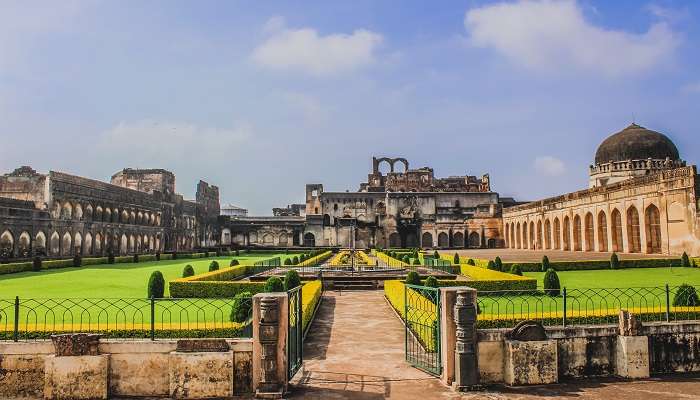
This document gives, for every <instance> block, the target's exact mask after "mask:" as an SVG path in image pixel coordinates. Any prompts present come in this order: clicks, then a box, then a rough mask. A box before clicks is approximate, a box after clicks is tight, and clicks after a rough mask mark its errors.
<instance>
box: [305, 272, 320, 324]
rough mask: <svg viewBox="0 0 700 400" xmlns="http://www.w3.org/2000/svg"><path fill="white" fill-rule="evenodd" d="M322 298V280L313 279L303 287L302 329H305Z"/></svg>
mask: <svg viewBox="0 0 700 400" xmlns="http://www.w3.org/2000/svg"><path fill="white" fill-rule="evenodd" d="M320 300H321V281H313V282H309V283H306V284H304V286H302V287H301V318H302V320H301V330H302V331H305V330H306V327H307V326H309V323H311V318H312V317H313V316H314V310H315V309H316V307H317V306H318V302H319V301H320Z"/></svg>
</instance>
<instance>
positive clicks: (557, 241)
mask: <svg viewBox="0 0 700 400" xmlns="http://www.w3.org/2000/svg"><path fill="white" fill-rule="evenodd" d="M554 249H555V250H561V222H559V218H558V217H554Z"/></svg>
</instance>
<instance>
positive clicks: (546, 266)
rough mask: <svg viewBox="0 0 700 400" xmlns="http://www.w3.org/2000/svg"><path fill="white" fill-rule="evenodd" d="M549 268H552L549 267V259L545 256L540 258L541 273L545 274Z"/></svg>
mask: <svg viewBox="0 0 700 400" xmlns="http://www.w3.org/2000/svg"><path fill="white" fill-rule="evenodd" d="M550 268H552V267H551V266H550V265H549V257H547V256H544V257H542V270H541V271H542V272H547V270H548V269H550Z"/></svg>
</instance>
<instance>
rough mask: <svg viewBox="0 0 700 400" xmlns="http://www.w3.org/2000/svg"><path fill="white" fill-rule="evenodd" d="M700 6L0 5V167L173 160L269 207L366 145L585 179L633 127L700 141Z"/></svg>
mask: <svg viewBox="0 0 700 400" xmlns="http://www.w3.org/2000/svg"><path fill="white" fill-rule="evenodd" d="M699 19H700V2H697V1H687V2H683V1H666V0H652V1H649V2H645V1H626V0H617V1H592V0H578V1H574V0H563V1H554V0H532V1H473V0H472V1H467V0H465V1H447V0H445V1H437V2H430V1H408V0H396V1H393V0H392V1H390V0H353V1H330V0H322V1H310V0H309V1H265V2H261V1H204V0H203V1H196V2H193V1H178V0H167V1H158V0H154V1H147V2H144V1H135V0H134V1H132V0H124V1H74V0H62V1H46V2H35V1H31V0H21V1H8V0H0V173H7V172H10V171H12V170H13V169H14V168H17V167H18V166H20V165H30V166H32V167H33V168H35V169H36V170H38V171H40V172H44V173H45V172H47V171H49V170H55V171H63V172H68V173H72V174H76V175H80V176H86V177H89V178H94V179H99V180H109V178H110V176H111V175H112V174H114V173H115V172H117V171H119V170H120V169H122V168H125V167H131V168H165V169H168V170H171V171H173V172H174V173H175V175H176V190H177V191H178V192H180V193H182V194H183V195H184V196H185V197H186V198H194V193H195V190H196V184H197V182H198V180H199V179H202V180H205V181H207V182H209V183H211V184H215V185H217V186H219V188H220V193H221V203H222V204H226V203H233V204H236V205H239V206H242V207H246V208H248V209H249V210H250V212H251V214H253V215H269V214H270V213H271V208H272V207H280V206H285V205H287V204H291V203H295V202H303V201H304V185H305V184H307V183H322V184H324V189H325V190H326V191H344V190H350V191H356V190H357V189H358V186H359V184H360V182H364V181H366V179H367V174H368V173H369V172H371V167H372V164H371V160H372V156H387V157H405V158H407V159H408V160H409V161H410V163H411V167H412V168H419V167H423V166H430V167H432V168H434V170H435V175H436V176H438V177H446V176H453V175H477V176H481V175H482V174H490V176H491V184H492V189H493V190H494V191H497V192H499V193H500V194H501V196H513V197H515V198H516V199H518V200H536V199H540V198H544V197H548V196H553V195H557V194H561V193H565V192H570V191H575V190H580V189H583V188H585V187H587V182H588V166H589V164H591V163H592V162H593V157H594V154H595V150H596V148H597V146H598V145H599V144H600V142H602V140H603V139H605V138H606V137H607V136H609V135H611V134H613V133H614V132H617V131H620V130H621V129H623V128H624V127H626V126H627V125H629V124H630V123H631V122H633V121H634V122H636V123H637V124H640V125H643V126H645V127H647V128H649V129H653V130H656V131H659V132H662V133H665V134H666V135H668V136H669V137H670V138H671V139H672V140H673V141H674V142H675V143H676V145H677V146H678V148H679V150H680V153H681V157H682V158H683V159H685V160H687V161H688V162H689V163H691V164H695V163H697V162H698V150H700V134H698V127H699V126H700V23H698V22H699Z"/></svg>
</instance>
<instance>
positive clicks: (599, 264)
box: [474, 258, 681, 272]
mask: <svg viewBox="0 0 700 400" xmlns="http://www.w3.org/2000/svg"><path fill="white" fill-rule="evenodd" d="M474 261H475V264H476V265H477V266H480V267H487V266H488V263H489V260H477V259H475V260H474ZM513 264H518V265H520V268H521V269H522V271H523V272H542V263H540V262H520V261H515V262H504V263H503V269H504V271H510V268H511V266H512V265H513ZM549 265H550V268H552V269H554V270H555V271H592V270H600V269H610V261H609V260H589V261H550V263H549ZM669 266H671V267H681V259H680V258H647V259H636V260H620V269H626V268H662V267H669Z"/></svg>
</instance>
